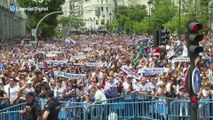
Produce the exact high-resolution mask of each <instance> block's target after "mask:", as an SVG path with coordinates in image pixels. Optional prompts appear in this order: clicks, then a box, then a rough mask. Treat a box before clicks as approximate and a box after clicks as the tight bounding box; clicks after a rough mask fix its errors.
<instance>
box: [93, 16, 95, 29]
mask: <svg viewBox="0 0 213 120" xmlns="http://www.w3.org/2000/svg"><path fill="white" fill-rule="evenodd" d="M93 21H94V22H93V23H94V28H93V30H94V31H95V17H94V18H93Z"/></svg>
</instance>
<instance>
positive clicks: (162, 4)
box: [151, 0, 177, 28]
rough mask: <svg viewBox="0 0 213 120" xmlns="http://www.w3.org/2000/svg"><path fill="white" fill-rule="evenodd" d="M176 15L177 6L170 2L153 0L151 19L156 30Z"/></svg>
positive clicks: (167, 0)
mask: <svg viewBox="0 0 213 120" xmlns="http://www.w3.org/2000/svg"><path fill="white" fill-rule="evenodd" d="M176 13H177V6H176V5H175V4H174V3H173V2H172V1H171V0H155V1H153V8H152V13H151V19H152V20H154V21H157V22H155V25H154V26H155V27H156V28H162V27H163V24H165V23H167V22H169V21H170V20H172V19H173V17H174V15H175V14H176Z"/></svg>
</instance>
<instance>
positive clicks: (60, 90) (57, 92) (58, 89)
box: [54, 86, 66, 97]
mask: <svg viewBox="0 0 213 120" xmlns="http://www.w3.org/2000/svg"><path fill="white" fill-rule="evenodd" d="M65 88H66V87H65V86H61V87H58V86H55V87H54V97H62V95H63V93H64V90H65Z"/></svg>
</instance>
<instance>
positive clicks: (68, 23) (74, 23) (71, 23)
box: [59, 17, 85, 30]
mask: <svg viewBox="0 0 213 120" xmlns="http://www.w3.org/2000/svg"><path fill="white" fill-rule="evenodd" d="M59 23H60V24H62V26H63V27H69V28H71V29H72V28H74V29H75V30H77V29H79V28H80V27H83V26H84V25H85V23H84V21H83V19H80V18H77V17H61V18H60V20H59Z"/></svg>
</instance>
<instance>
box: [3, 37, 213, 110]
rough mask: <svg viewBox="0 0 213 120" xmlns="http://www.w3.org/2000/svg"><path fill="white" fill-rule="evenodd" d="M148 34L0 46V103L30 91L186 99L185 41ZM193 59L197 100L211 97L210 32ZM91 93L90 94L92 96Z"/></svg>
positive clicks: (70, 96)
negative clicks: (197, 80) (162, 41)
mask: <svg viewBox="0 0 213 120" xmlns="http://www.w3.org/2000/svg"><path fill="white" fill-rule="evenodd" d="M154 43H155V42H154V39H153V38H152V37H148V36H147V35H145V34H144V35H125V34H123V35H116V34H111V35H73V36H70V37H66V38H63V39H59V40H52V41H51V40H47V41H39V43H38V47H37V48H33V47H31V46H30V45H28V44H26V43H25V42H24V41H22V42H20V43H19V44H17V43H16V44H14V45H12V47H4V46H1V47H0V98H1V100H0V101H1V102H0V108H1V109H2V108H5V107H7V106H8V105H14V104H17V103H20V102H23V101H25V100H26V98H25V95H26V94H27V93H29V92H33V93H34V95H35V97H36V98H45V92H46V91H48V90H53V91H54V97H55V98H57V99H59V100H62V101H82V102H90V103H92V102H98V101H104V100H106V99H109V98H114V97H117V96H120V95H122V94H140V95H151V96H162V97H170V98H182V99H189V94H188V92H187V87H186V86H185V84H186V83H187V82H186V80H185V78H186V74H187V73H188V68H189V63H190V61H189V58H188V51H187V46H186V42H185V40H184V39H181V40H179V39H178V38H177V37H175V36H171V37H170V40H168V43H167V44H166V45H161V46H155V44H154ZM201 45H203V46H204V49H205V50H204V52H203V53H202V54H200V57H198V58H197V59H196V60H195V63H196V67H198V68H199V70H200V71H201V89H200V92H199V93H198V96H199V98H200V99H213V85H212V84H213V77H212V75H213V73H212V70H213V64H212V58H213V47H212V46H213V35H212V34H208V35H206V36H205V38H204V40H203V41H202V42H201ZM91 96H93V97H91Z"/></svg>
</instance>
